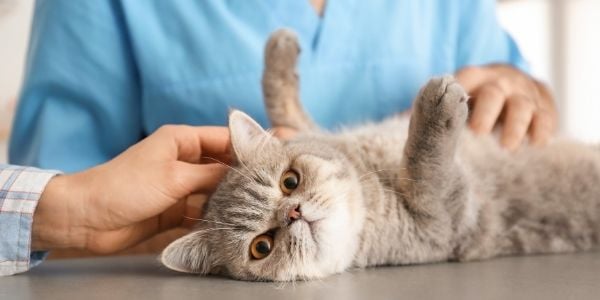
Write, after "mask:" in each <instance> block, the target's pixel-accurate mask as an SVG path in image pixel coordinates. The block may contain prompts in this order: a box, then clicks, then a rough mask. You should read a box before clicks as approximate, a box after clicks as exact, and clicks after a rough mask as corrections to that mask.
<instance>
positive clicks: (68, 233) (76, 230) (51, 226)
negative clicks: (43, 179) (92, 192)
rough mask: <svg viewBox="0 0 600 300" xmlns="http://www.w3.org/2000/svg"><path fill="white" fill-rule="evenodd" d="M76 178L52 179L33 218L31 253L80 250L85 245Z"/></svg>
mask: <svg viewBox="0 0 600 300" xmlns="http://www.w3.org/2000/svg"><path fill="white" fill-rule="evenodd" d="M76 182H77V175H76V174H75V175H58V176H55V177H54V178H52V179H51V180H50V181H49V182H48V184H47V185H46V188H45V189H44V192H43V193H42V195H41V197H40V199H39V202H38V205H37V208H36V210H35V212H34V214H33V226H32V234H31V247H32V250H53V249H63V248H77V249H83V248H84V247H85V244H86V237H87V229H86V226H85V222H84V221H85V202H86V201H85V199H86V197H85V195H83V193H82V192H81V190H82V189H81V186H78V185H77V183H76Z"/></svg>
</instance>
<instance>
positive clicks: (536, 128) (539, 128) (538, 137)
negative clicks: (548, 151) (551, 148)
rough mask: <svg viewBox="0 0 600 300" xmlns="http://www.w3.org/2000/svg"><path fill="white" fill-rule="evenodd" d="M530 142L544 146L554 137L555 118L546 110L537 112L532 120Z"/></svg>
mask: <svg viewBox="0 0 600 300" xmlns="http://www.w3.org/2000/svg"><path fill="white" fill-rule="evenodd" d="M529 131H530V137H531V138H530V144H532V145H534V146H543V145H545V144H546V143H547V142H548V140H550V138H551V137H552V134H553V133H554V118H553V117H552V115H551V114H549V113H547V112H545V111H539V112H536V113H535V114H534V115H533V120H532V121H531V127H530V128H529Z"/></svg>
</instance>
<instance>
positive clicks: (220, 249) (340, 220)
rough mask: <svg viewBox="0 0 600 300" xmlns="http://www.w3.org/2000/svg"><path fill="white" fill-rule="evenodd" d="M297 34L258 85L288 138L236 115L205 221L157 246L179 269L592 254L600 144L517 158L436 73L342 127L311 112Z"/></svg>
mask: <svg viewBox="0 0 600 300" xmlns="http://www.w3.org/2000/svg"><path fill="white" fill-rule="evenodd" d="M299 51H300V48H299V46H298V42H297V40H296V37H295V35H294V34H293V33H292V32H291V31H288V30H285V29H282V30H278V31H276V32H275V33H274V34H273V35H272V36H271V37H270V39H269V41H268V42H267V45H266V49H265V71H264V74H263V80H262V85H263V93H264V97H265V104H266V109H267V113H268V116H269V118H270V120H271V122H272V125H273V126H286V127H290V128H293V129H296V130H298V131H299V134H298V135H297V136H295V137H294V138H293V139H291V140H287V141H281V140H279V139H277V138H275V137H273V136H272V134H270V133H269V132H267V131H265V130H264V129H263V128H261V126H260V125H258V124H257V123H256V122H255V121H254V120H253V119H252V118H250V117H249V116H248V115H246V114H244V113H242V112H240V111H233V112H231V113H230V115H229V130H230V134H231V144H232V145H231V146H232V149H233V152H234V156H235V165H234V166H232V169H231V171H230V172H229V173H228V174H227V175H226V177H225V178H224V179H223V181H222V182H221V183H220V185H219V186H218V188H217V190H216V191H215V192H214V194H213V195H212V196H211V199H210V200H209V202H208V204H207V206H206V207H205V210H204V219H203V221H202V222H200V225H199V227H198V228H197V230H195V231H193V232H192V233H190V234H188V235H186V236H184V237H182V238H180V239H178V240H176V241H174V242H173V243H172V244H170V245H169V246H168V247H167V248H166V249H165V250H164V251H163V253H162V255H161V261H162V263H163V264H164V265H165V266H167V267H168V268H171V269H173V270H177V271H181V272H187V273H197V274H217V275H224V276H229V277H232V278H236V279H240V280H251V281H293V280H310V279H316V278H323V277H325V276H328V275H332V274H336V273H340V272H344V271H345V270H348V269H350V268H364V267H371V266H381V265H404V264H417V263H431V262H443V261H469V260H480V259H486V258H491V257H496V256H505V255H517V254H540V253H559V252H572V251H579V250H588V249H592V248H594V247H596V246H597V245H598V241H599V238H600V223H599V222H600V151H599V149H594V148H592V147H590V146H585V145H582V144H577V143H574V142H568V141H555V142H553V143H552V144H551V145H549V146H547V147H543V148H534V147H529V146H524V147H522V148H521V149H520V150H518V151H516V152H514V153H509V152H508V151H505V150H503V149H502V148H501V147H500V146H499V145H498V143H497V142H496V141H495V140H494V139H493V138H492V137H480V136H474V135H472V134H471V133H470V131H468V130H465V129H464V127H465V123H466V120H467V117H468V105H467V101H468V97H467V95H466V93H465V91H464V90H463V88H462V87H461V86H460V85H459V84H458V83H457V82H456V81H455V80H454V78H453V77H452V76H444V77H439V78H434V79H431V80H430V81H429V82H428V83H427V85H426V86H425V87H424V88H422V89H421V91H420V93H419V95H418V96H417V98H416V99H415V102H414V107H413V112H412V115H411V117H410V120H408V118H401V117H392V118H390V119H388V120H385V121H383V122H381V123H379V124H366V125H363V126H359V127H357V128H355V129H345V130H342V131H341V132H339V133H328V132H325V131H319V130H318V128H317V126H315V124H314V123H313V122H312V121H311V119H310V117H309V116H308V115H307V114H306V113H305V112H304V110H303V109H302V106H301V104H300V100H299V96H298V84H299V82H298V81H299V80H298V76H297V74H296V71H295V65H296V60H297V57H298V54H299Z"/></svg>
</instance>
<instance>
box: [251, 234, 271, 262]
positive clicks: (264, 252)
mask: <svg viewBox="0 0 600 300" xmlns="http://www.w3.org/2000/svg"><path fill="white" fill-rule="evenodd" d="M272 249H273V237H272V236H270V235H268V234H261V235H259V236H257V237H256V238H254V240H253V241H252V244H250V255H251V256H252V258H253V259H263V258H265V257H267V256H268V255H269V253H271V250H272Z"/></svg>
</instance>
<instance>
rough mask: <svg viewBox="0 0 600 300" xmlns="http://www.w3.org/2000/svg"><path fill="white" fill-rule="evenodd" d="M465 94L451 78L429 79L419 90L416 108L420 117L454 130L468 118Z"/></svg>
mask: <svg viewBox="0 0 600 300" xmlns="http://www.w3.org/2000/svg"><path fill="white" fill-rule="evenodd" d="M467 99H468V96H467V93H466V92H465V90H464V89H463V88H462V86H460V84H458V82H457V81H456V79H454V77H453V76H444V77H436V78H433V79H431V80H430V81H429V82H428V83H427V85H426V86H425V87H424V88H423V89H422V90H421V93H420V95H419V97H418V99H417V103H416V105H417V108H418V110H419V111H420V113H422V114H424V115H423V116H422V117H424V118H426V119H429V120H431V121H434V123H440V122H441V123H443V124H444V126H445V127H448V128H454V127H457V125H460V124H461V123H464V122H465V121H466V119H467V116H468V107H467Z"/></svg>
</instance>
